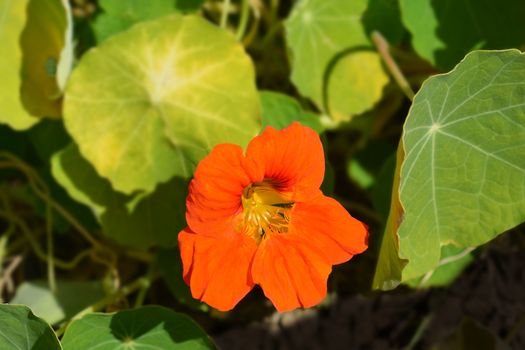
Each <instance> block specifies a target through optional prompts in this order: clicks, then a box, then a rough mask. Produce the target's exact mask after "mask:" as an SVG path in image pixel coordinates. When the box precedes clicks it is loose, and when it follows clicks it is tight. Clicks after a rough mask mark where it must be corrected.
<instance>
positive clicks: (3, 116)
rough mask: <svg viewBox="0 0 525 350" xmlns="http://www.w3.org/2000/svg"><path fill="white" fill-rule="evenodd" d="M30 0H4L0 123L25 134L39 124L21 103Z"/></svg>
mask: <svg viewBox="0 0 525 350" xmlns="http://www.w3.org/2000/svg"><path fill="white" fill-rule="evenodd" d="M27 3H28V0H16V1H14V0H0V13H1V14H3V15H2V16H1V18H2V20H1V21H0V52H1V53H2V54H0V77H2V83H1V84H0V123H3V124H7V125H9V126H10V127H12V128H13V129H17V130H24V129H28V128H29V127H31V126H32V125H33V124H35V123H36V122H37V121H38V119H37V118H34V117H32V116H31V115H30V114H29V113H28V112H27V111H26V110H25V108H24V106H23V104H22V101H21V99H20V87H21V85H22V77H21V70H22V49H21V47H20V35H21V34H22V30H23V28H24V25H25V22H26V16H27V14H26V7H27Z"/></svg>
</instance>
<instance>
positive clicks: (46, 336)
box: [0, 304, 62, 350]
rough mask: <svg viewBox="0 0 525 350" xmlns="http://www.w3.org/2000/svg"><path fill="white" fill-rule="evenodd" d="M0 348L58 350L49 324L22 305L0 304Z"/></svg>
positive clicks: (58, 345) (12, 349)
mask: <svg viewBox="0 0 525 350" xmlns="http://www.w3.org/2000/svg"><path fill="white" fill-rule="evenodd" d="M0 349H2V350H60V349H62V347H61V346H60V344H59V342H58V339H57V337H56V335H55V333H54V332H53V329H51V326H49V324H47V323H46V322H44V321H43V320H42V319H40V318H38V317H36V316H35V315H33V313H32V312H31V310H30V309H29V308H28V307H27V306H24V305H7V304H0Z"/></svg>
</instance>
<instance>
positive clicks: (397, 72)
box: [371, 31, 414, 101]
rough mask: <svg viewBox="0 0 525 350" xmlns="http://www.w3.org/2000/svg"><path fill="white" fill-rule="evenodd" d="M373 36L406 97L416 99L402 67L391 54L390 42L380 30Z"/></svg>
mask: <svg viewBox="0 0 525 350" xmlns="http://www.w3.org/2000/svg"><path fill="white" fill-rule="evenodd" d="M371 37H372V41H373V42H374V44H375V46H376V47H377V51H378V52H379V55H381V58H382V59H383V62H385V65H386V67H387V68H388V70H389V71H390V74H391V75H392V77H393V78H394V80H395V81H396V83H397V85H398V86H399V88H400V89H401V91H403V93H404V94H405V95H406V97H408V99H409V100H410V101H412V100H413V99H414V91H413V90H412V88H411V87H410V84H409V83H408V81H407V80H406V78H405V76H404V75H403V73H402V72H401V69H399V66H398V65H397V63H396V61H394V59H393V58H392V55H390V49H389V44H388V42H387V41H386V39H385V38H384V37H383V36H382V35H381V33H379V32H378V31H373V32H372V35H371Z"/></svg>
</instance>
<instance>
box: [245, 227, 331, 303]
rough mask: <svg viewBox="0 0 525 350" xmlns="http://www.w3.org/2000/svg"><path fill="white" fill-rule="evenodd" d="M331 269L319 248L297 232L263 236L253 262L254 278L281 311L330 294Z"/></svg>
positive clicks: (313, 301) (316, 301)
mask: <svg viewBox="0 0 525 350" xmlns="http://www.w3.org/2000/svg"><path fill="white" fill-rule="evenodd" d="M330 271H331V266H330V264H329V263H328V262H327V261H326V258H325V256H324V255H323V254H322V253H321V252H320V251H319V250H318V249H316V248H315V247H313V246H311V245H309V244H308V243H307V242H305V241H298V240H296V239H295V238H294V236H293V235H274V236H271V237H269V238H268V239H265V240H263V241H262V242H261V244H260V245H259V249H258V250H257V253H256V255H255V259H254V261H253V266H252V275H253V279H254V281H255V282H256V283H257V284H259V285H260V286H261V288H262V289H263V291H264V294H265V295H266V297H267V298H268V299H270V300H271V301H272V303H273V305H274V306H275V308H276V309H277V310H278V311H280V312H283V311H289V310H293V309H295V308H298V307H311V306H314V305H317V304H319V303H320V302H321V300H322V299H323V298H324V297H325V296H326V280H327V278H328V275H329V274H330Z"/></svg>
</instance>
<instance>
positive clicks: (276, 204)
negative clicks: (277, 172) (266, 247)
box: [242, 180, 294, 243]
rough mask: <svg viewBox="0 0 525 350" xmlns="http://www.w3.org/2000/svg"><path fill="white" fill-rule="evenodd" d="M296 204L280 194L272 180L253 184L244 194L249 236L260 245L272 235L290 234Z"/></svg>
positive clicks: (245, 221) (245, 216) (245, 219)
mask: <svg viewBox="0 0 525 350" xmlns="http://www.w3.org/2000/svg"><path fill="white" fill-rule="evenodd" d="M293 205H294V203H293V202H292V201H291V200H290V198H288V196H287V195H286V194H285V193H281V192H279V191H278V190H277V189H276V188H275V186H274V183H273V182H272V180H264V181H263V182H258V183H253V184H251V185H249V186H247V187H246V188H245V189H244V191H243V194H242V206H243V219H244V220H243V223H244V226H245V227H246V228H247V229H248V231H247V232H248V234H249V235H250V236H252V237H253V239H255V240H256V241H257V243H259V242H260V241H261V240H262V239H263V238H265V237H266V236H267V235H269V234H272V233H286V232H288V224H289V223H290V212H291V210H292V208H293Z"/></svg>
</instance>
